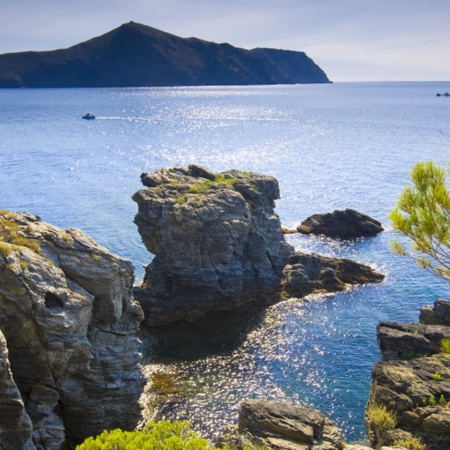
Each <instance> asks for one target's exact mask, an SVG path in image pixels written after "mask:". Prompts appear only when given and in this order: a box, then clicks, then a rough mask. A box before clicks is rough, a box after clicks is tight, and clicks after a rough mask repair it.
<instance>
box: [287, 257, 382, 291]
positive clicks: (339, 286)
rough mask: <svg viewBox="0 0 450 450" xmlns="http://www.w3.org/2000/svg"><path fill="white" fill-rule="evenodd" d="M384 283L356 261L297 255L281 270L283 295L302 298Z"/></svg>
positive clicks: (379, 275)
mask: <svg viewBox="0 0 450 450" xmlns="http://www.w3.org/2000/svg"><path fill="white" fill-rule="evenodd" d="M383 279H384V275H382V274H380V273H378V272H376V271H375V270H373V269H372V268H370V267H368V266H365V265H363V264H359V263H357V262H355V261H351V260H348V259H339V258H329V257H326V256H320V255H317V254H309V255H307V254H304V253H300V252H297V253H296V254H295V255H293V256H291V257H290V258H289V261H288V264H287V265H286V267H285V268H284V271H283V279H282V282H281V286H282V295H283V296H284V297H285V298H286V297H287V298H288V297H298V298H301V297H304V296H306V295H309V294H311V293H320V292H338V291H344V290H346V289H348V287H349V286H350V285H355V284H366V283H374V282H381V281H382V280H383Z"/></svg>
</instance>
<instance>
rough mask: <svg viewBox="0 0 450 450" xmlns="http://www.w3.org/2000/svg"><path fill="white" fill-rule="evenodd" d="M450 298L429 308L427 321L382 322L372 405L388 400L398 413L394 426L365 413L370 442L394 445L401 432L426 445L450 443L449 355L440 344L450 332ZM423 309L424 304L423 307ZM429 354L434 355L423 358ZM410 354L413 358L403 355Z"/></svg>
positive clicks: (439, 449)
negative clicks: (449, 322) (383, 426)
mask: <svg viewBox="0 0 450 450" xmlns="http://www.w3.org/2000/svg"><path fill="white" fill-rule="evenodd" d="M447 308H448V302H446V301H443V300H438V301H437V302H436V303H435V305H434V306H433V307H428V308H425V311H426V314H425V315H424V314H423V312H422V313H421V320H423V319H424V318H425V319H426V320H425V322H430V323H438V324H441V325H427V324H424V323H420V324H417V323H413V324H398V323H395V322H390V323H381V324H380V325H379V326H378V341H379V344H380V349H381V351H382V355H383V361H381V362H379V363H377V364H376V365H375V366H374V368H373V371H372V386H371V393H370V399H369V402H368V407H369V408H370V405H373V404H379V405H384V406H386V407H387V409H388V410H390V411H391V412H393V413H395V414H396V416H397V425H396V428H395V430H392V431H389V432H386V431H383V430H379V429H377V427H376V426H375V425H374V424H373V423H371V422H370V420H369V419H368V417H366V425H367V430H368V436H369V439H370V442H371V445H373V446H374V447H376V448H378V447H379V446H380V445H383V444H386V445H388V444H392V442H394V440H395V438H398V433H404V434H405V436H406V437H407V436H418V437H420V438H421V439H422V441H423V442H424V443H425V444H426V445H427V449H432V450H445V449H448V448H450V409H449V407H448V405H449V402H450V358H449V357H448V355H445V354H439V343H440V341H441V339H442V338H443V337H450V327H446V326H444V325H442V323H445V321H446V319H444V318H445V317H446V316H447V314H446V311H447ZM423 310H424V308H422V311H423ZM423 354H428V355H432V356H427V357H419V356H420V355H423ZM405 358H414V359H408V360H400V359H405Z"/></svg>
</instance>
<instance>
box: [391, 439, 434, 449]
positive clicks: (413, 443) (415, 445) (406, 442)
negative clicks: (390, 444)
mask: <svg viewBox="0 0 450 450" xmlns="http://www.w3.org/2000/svg"><path fill="white" fill-rule="evenodd" d="M394 447H404V448H407V449H408V450H425V448H426V446H425V444H424V443H422V440H421V439H420V438H417V437H410V438H407V439H396V440H395V441H394Z"/></svg>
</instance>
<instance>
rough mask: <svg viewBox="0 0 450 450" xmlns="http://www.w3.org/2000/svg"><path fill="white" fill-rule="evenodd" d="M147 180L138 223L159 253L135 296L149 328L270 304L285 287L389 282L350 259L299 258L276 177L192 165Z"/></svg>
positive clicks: (290, 290) (302, 291)
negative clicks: (288, 237)
mask: <svg viewBox="0 0 450 450" xmlns="http://www.w3.org/2000/svg"><path fill="white" fill-rule="evenodd" d="M141 179H142V182H143V184H144V185H145V186H147V189H145V190H141V191H139V192H137V193H136V194H134V196H133V200H134V201H135V202H136V203H137V204H138V208H139V210H138V213H137V215H136V217H135V223H136V224H137V226H138V229H139V233H140V234H141V236H142V240H143V242H144V244H145V246H146V247H147V249H148V250H149V251H150V252H151V253H153V254H154V255H155V257H154V259H153V261H152V263H151V264H149V265H148V266H147V267H146V273H145V277H144V281H143V283H142V285H141V286H139V287H137V288H135V291H134V292H135V297H136V298H137V299H138V300H139V302H140V303H141V305H142V307H143V310H144V313H145V317H146V319H145V323H146V324H147V325H150V326H156V325H163V324H167V323H169V322H174V321H179V320H194V319H196V318H198V317H201V316H202V315H204V314H205V313H206V312H209V311H220V310H231V309H234V308H236V307H238V306H241V305H243V304H249V303H255V302H256V303H257V304H258V305H260V306H261V305H267V304H270V303H274V302H276V301H278V300H279V299H280V293H281V290H283V292H284V295H292V296H304V295H307V294H309V293H311V292H324V291H326V292H334V291H338V290H343V288H344V285H345V284H354V283H360V282H371V281H379V280H380V279H382V278H383V276H382V275H380V274H374V271H373V270H372V269H370V268H368V267H365V266H361V265H360V264H357V263H353V262H350V261H344V260H342V261H340V260H337V259H333V258H322V257H319V256H317V255H302V254H295V252H294V249H293V247H291V246H290V245H288V244H287V243H286V241H285V240H284V235H283V232H282V230H281V225H280V221H279V218H278V216H277V215H276V214H275V212H274V206H275V200H276V199H277V198H279V196H280V194H279V187H278V182H277V180H276V179H275V178H273V177H270V176H265V175H259V174H253V173H245V172H241V171H236V170H230V171H226V172H223V173H220V174H214V173H212V172H211V171H209V170H208V169H206V168H204V167H201V166H196V165H191V166H189V167H178V168H174V169H164V170H160V171H157V172H155V173H145V174H142V176H141ZM288 263H289V266H288V267H286V264H288Z"/></svg>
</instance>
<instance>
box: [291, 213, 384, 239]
mask: <svg viewBox="0 0 450 450" xmlns="http://www.w3.org/2000/svg"><path fill="white" fill-rule="evenodd" d="M297 230H298V232H299V233H302V234H323V235H325V236H330V237H338V238H343V239H349V238H356V237H361V236H374V235H376V234H378V233H380V232H381V231H383V227H382V226H381V223H380V222H378V221H377V220H375V219H372V218H371V217H369V216H367V215H366V214H362V213H360V212H358V211H355V210H354V209H345V210H335V211H334V212H332V213H325V214H314V215H312V216H310V217H308V218H307V219H305V220H304V221H303V222H302V223H301V224H300V225H299V226H298V227H297Z"/></svg>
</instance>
